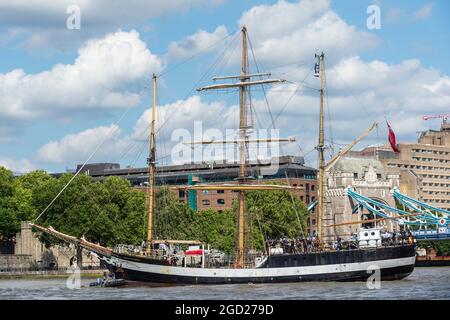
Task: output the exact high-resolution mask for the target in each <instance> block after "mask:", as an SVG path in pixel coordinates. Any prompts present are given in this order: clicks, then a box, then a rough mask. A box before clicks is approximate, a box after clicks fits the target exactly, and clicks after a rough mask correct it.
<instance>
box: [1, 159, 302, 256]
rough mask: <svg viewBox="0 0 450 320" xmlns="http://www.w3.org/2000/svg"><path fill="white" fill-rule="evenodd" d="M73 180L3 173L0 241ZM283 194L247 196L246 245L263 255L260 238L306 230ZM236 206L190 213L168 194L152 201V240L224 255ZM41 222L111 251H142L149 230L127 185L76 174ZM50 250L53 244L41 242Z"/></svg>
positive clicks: (231, 242)
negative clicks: (197, 245) (205, 247)
mask: <svg viewBox="0 0 450 320" xmlns="http://www.w3.org/2000/svg"><path fill="white" fill-rule="evenodd" d="M72 177H73V175H72V174H69V173H68V174H63V175H61V176H60V177H59V178H54V177H52V176H50V175H49V174H47V173H46V172H44V171H34V172H30V173H28V174H27V175H23V176H20V177H17V178H14V177H13V174H12V172H11V171H9V170H6V169H5V168H0V239H2V238H3V239H11V238H13V237H14V236H15V234H16V233H17V232H18V231H19V230H20V222H21V221H25V220H33V219H34V218H36V217H37V216H38V215H39V214H40V213H41V212H43V210H44V209H46V208H47V206H48V205H49V204H50V203H51V201H52V200H53V199H54V198H55V196H56V195H57V194H58V193H59V192H60V191H61V190H62V189H63V187H64V186H65V185H66V184H67V183H68V181H69V180H70V179H72ZM292 201H293V199H292V198H291V195H290V193H289V192H288V191H249V192H247V207H248V218H249V219H248V223H249V224H248V226H249V230H250V232H249V236H250V237H249V241H250V243H249V245H250V246H251V247H253V248H256V249H259V250H261V249H262V248H263V245H264V239H265V238H280V237H290V238H294V237H299V236H300V235H301V230H302V229H305V226H306V216H307V213H306V207H305V205H304V204H303V203H302V202H301V201H299V200H294V203H293V202H292ZM236 211H237V205H236V202H235V203H234V204H233V210H225V211H223V212H216V211H214V210H211V209H209V210H204V211H194V210H192V209H190V208H189V207H188V205H187V204H185V203H182V202H180V201H179V200H178V198H177V196H176V194H175V193H174V192H173V191H172V190H170V188H167V187H160V188H158V190H157V192H156V195H155V212H154V220H153V223H154V227H153V230H154V238H156V239H174V240H200V241H203V242H206V243H209V244H210V245H211V247H212V248H216V249H219V250H222V251H225V252H227V253H232V252H233V251H234V248H235V238H236ZM38 223H39V224H41V225H44V226H52V227H54V228H55V229H56V230H59V231H61V232H63V233H66V234H69V235H73V236H76V237H82V236H84V237H85V238H86V239H88V240H90V241H92V242H95V243H100V244H101V245H104V246H109V247H112V246H114V245H115V244H119V243H127V244H135V245H139V244H141V242H142V240H143V239H145V235H146V230H147V207H146V193H144V192H141V191H138V190H134V189H132V188H130V184H129V182H128V181H127V180H124V179H122V178H118V177H109V178H107V179H106V180H105V181H103V182H94V181H92V178H91V177H90V176H87V175H82V174H80V175H78V176H76V178H75V179H74V180H73V181H72V183H71V184H70V185H69V186H68V187H67V188H66V189H65V190H64V192H62V193H61V195H60V196H59V197H58V198H57V199H56V200H55V201H54V202H53V204H52V205H51V206H50V207H49V208H48V209H47V210H46V211H45V213H44V214H43V215H42V216H41V217H40V218H39V220H38ZM41 240H42V241H43V242H45V243H46V244H47V245H51V244H54V243H56V242H57V241H58V240H56V239H54V238H50V237H49V236H48V235H42V236H41Z"/></svg>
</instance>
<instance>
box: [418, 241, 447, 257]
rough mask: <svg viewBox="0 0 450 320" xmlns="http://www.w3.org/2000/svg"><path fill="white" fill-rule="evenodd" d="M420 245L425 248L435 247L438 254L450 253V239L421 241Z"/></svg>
mask: <svg viewBox="0 0 450 320" xmlns="http://www.w3.org/2000/svg"><path fill="white" fill-rule="evenodd" d="M418 246H419V247H420V248H425V249H427V248H433V249H434V250H435V251H436V254H437V255H438V256H449V255H450V240H439V241H420V242H419V243H418Z"/></svg>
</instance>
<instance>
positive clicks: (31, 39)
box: [0, 0, 224, 48]
mask: <svg viewBox="0 0 450 320" xmlns="http://www.w3.org/2000/svg"><path fill="white" fill-rule="evenodd" d="M223 2H224V0H213V1H211V0H164V1H160V0H148V1H142V0H128V1H122V0H58V1H54V0H39V1H26V0H0V27H2V26H3V27H4V28H6V29H7V30H15V31H16V32H17V33H18V34H17V37H16V38H18V39H21V38H24V42H25V45H26V46H27V47H33V48H34V47H45V48H48V47H55V46H56V47H59V48H65V47H70V48H72V47H73V45H75V46H78V45H79V43H80V41H83V40H85V39H88V38H91V37H93V36H98V35H101V34H104V33H106V32H108V31H111V30H114V29H117V28H125V27H127V28H130V27H131V28H133V27H137V26H139V25H141V24H144V23H146V24H147V25H148V19H151V18H154V17H156V16H161V15H165V14H170V13H176V12H184V11H186V10H189V9H191V8H193V7H200V6H217V5H220V4H222V3H223ZM70 5H78V6H79V7H80V11H81V29H80V30H67V29H66V20H67V18H68V17H69V14H68V13H66V10H67V7H68V6H70Z"/></svg>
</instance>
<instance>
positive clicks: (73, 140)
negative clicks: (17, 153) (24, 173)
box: [37, 125, 127, 165]
mask: <svg viewBox="0 0 450 320" xmlns="http://www.w3.org/2000/svg"><path fill="white" fill-rule="evenodd" d="M120 134H121V130H120V128H119V126H117V125H111V126H109V127H96V128H92V129H87V130H84V131H82V132H79V133H75V134H69V135H66V136H65V137H63V138H62V139H61V140H59V141H50V142H49V143H47V144H45V145H44V146H42V147H41V148H39V151H38V155H37V159H38V160H39V161H41V162H44V163H52V164H72V165H74V164H78V163H83V162H84V161H86V160H87V159H88V158H89V156H90V155H91V154H92V153H93V152H95V151H96V150H97V148H98V147H99V146H101V147H100V148H98V150H97V151H96V153H95V155H94V157H93V158H92V161H91V162H95V161H100V160H101V159H104V157H105V156H108V157H110V158H113V157H114V156H116V155H118V154H120V153H121V152H122V151H123V148H124V146H125V144H126V143H127V142H126V139H123V138H121V137H120ZM102 143H103V144H102Z"/></svg>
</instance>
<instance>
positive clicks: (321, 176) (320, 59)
mask: <svg viewBox="0 0 450 320" xmlns="http://www.w3.org/2000/svg"><path fill="white" fill-rule="evenodd" d="M324 57H325V54H324V53H323V52H322V53H321V54H320V55H317V54H316V58H317V60H318V64H319V70H320V120H319V144H318V145H317V151H319V177H318V183H319V190H318V191H319V194H318V198H319V199H318V204H317V239H318V241H319V243H321V242H322V241H323V231H322V225H323V214H324V200H325V195H324V187H325V185H324V184H325V156H324V149H325V143H324V141H325V133H324V112H323V93H324V72H325V68H324V61H323V60H324Z"/></svg>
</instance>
